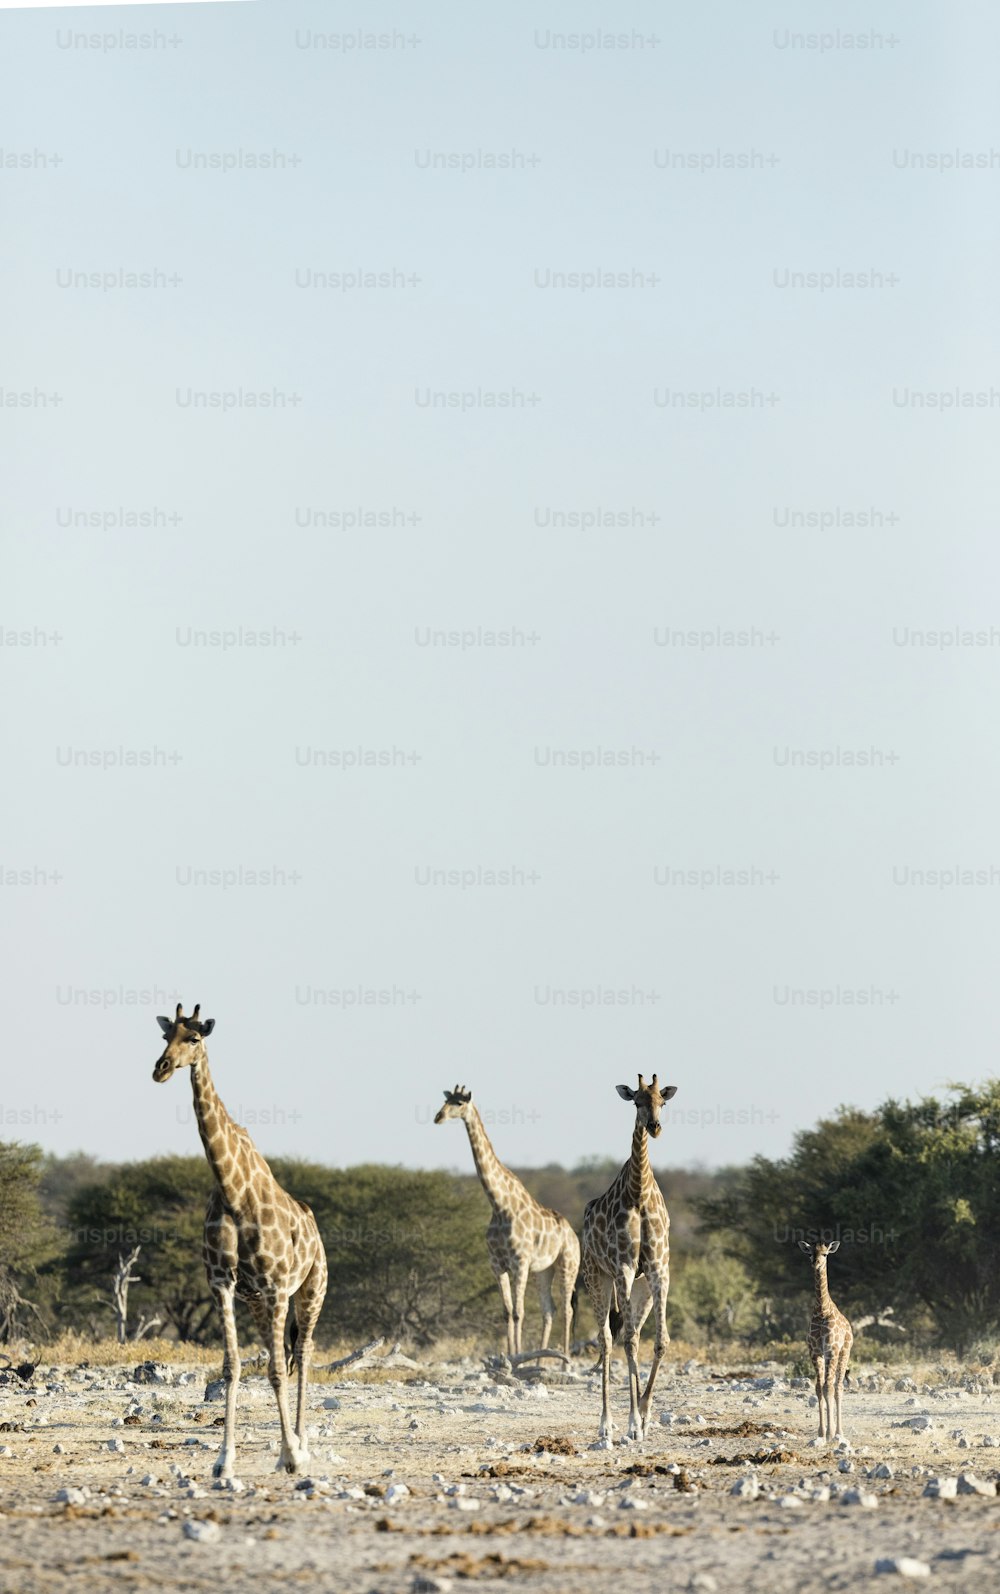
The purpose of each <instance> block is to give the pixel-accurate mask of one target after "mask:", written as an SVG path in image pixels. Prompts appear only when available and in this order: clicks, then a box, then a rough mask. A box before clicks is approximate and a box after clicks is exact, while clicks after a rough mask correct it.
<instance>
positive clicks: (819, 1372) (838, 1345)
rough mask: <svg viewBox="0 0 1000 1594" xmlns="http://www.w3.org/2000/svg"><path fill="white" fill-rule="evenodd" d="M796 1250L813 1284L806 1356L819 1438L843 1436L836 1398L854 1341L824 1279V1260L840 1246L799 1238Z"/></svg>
mask: <svg viewBox="0 0 1000 1594" xmlns="http://www.w3.org/2000/svg"><path fill="white" fill-rule="evenodd" d="M799 1249H800V1251H804V1252H805V1253H806V1256H807V1257H808V1258H809V1260H810V1262H811V1263H812V1269H813V1284H814V1286H815V1290H816V1304H815V1305H814V1307H813V1313H812V1320H811V1322H810V1324H809V1355H810V1357H811V1359H812V1364H813V1366H814V1367H815V1369H816V1402H817V1404H818V1406H819V1437H820V1438H821V1439H830V1438H833V1439H843V1437H844V1435H843V1433H842V1431H841V1426H840V1401H841V1396H842V1395H843V1392H844V1375H845V1373H846V1372H847V1364H848V1362H849V1361H850V1359H851V1346H852V1345H853V1344H854V1330H853V1329H852V1327H851V1325H850V1323H849V1322H848V1321H847V1318H846V1317H845V1316H844V1314H843V1312H841V1311H838V1309H837V1307H836V1306H834V1304H833V1301H832V1300H831V1298H830V1286H829V1285H828V1283H827V1279H826V1259H827V1257H828V1256H832V1255H833V1253H834V1251H837V1250H839V1249H840V1241H839V1240H830V1241H828V1242H825V1243H824V1241H822V1240H818V1241H817V1243H816V1244H815V1245H812V1244H810V1242H809V1241H808V1240H800V1241H799ZM824 1403H825V1406H826V1411H825V1416H826V1424H825V1430H824V1422H823V1418H824V1409H823V1408H824ZM834 1407H835V1408H836V1413H837V1425H836V1429H834V1426H833V1422H832V1412H833V1408H834Z"/></svg>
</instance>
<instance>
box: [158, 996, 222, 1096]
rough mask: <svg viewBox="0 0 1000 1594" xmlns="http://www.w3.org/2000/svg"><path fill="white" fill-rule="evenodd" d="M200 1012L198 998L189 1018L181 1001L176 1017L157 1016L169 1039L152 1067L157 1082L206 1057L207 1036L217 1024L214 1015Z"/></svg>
mask: <svg viewBox="0 0 1000 1594" xmlns="http://www.w3.org/2000/svg"><path fill="white" fill-rule="evenodd" d="M200 1012H201V1003H200V1002H198V1003H197V1004H196V1006H195V1010H194V1012H193V1013H192V1014H191V1016H190V1018H185V1017H184V1014H183V1012H182V1011H181V1004H180V1002H178V1003H177V1012H176V1013H175V1014H174V1016H173V1018H158V1019H157V1020H156V1022H157V1023H158V1024H159V1026H160V1028H161V1029H162V1031H163V1033H164V1035H165V1036H166V1039H167V1044H166V1046H165V1047H164V1049H163V1052H162V1054H161V1055H160V1056H159V1057H158V1058H157V1060H156V1067H155V1068H154V1069H153V1078H154V1079H155V1080H156V1083H157V1084H158V1085H162V1084H163V1083H164V1081H165V1080H167V1079H169V1078H170V1076H171V1074H172V1073H173V1072H174V1071H175V1069H178V1068H191V1067H192V1066H196V1065H197V1064H198V1063H200V1062H201V1061H202V1059H203V1058H204V1057H205V1038H206V1036H208V1035H211V1033H212V1031H213V1029H214V1028H215V1019H214V1018H206V1019H200V1018H199V1017H198V1014H199V1013H200Z"/></svg>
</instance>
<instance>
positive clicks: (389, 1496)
mask: <svg viewBox="0 0 1000 1594" xmlns="http://www.w3.org/2000/svg"><path fill="white" fill-rule="evenodd" d="M409 1492H410V1491H409V1489H408V1488H407V1487H406V1484H405V1483H390V1485H389V1487H388V1489H386V1491H385V1499H386V1500H388V1501H389V1502H390V1504H391V1502H392V1501H393V1500H405V1499H406V1497H407V1495H408V1494H409Z"/></svg>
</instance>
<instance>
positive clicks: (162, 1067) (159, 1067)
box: [153, 1057, 174, 1085]
mask: <svg viewBox="0 0 1000 1594" xmlns="http://www.w3.org/2000/svg"><path fill="white" fill-rule="evenodd" d="M173 1071H174V1065H173V1063H172V1062H170V1061H169V1060H168V1059H167V1058H164V1057H160V1058H158V1059H157V1062H156V1067H155V1068H154V1069H153V1078H154V1080H155V1081H156V1083H157V1084H158V1085H162V1084H163V1083H164V1082H165V1081H166V1080H168V1079H169V1078H170V1076H171V1074H172V1073H173Z"/></svg>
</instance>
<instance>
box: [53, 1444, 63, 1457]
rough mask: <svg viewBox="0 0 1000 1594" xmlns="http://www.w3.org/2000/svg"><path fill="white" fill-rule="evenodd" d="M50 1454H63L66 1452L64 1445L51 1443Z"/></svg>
mask: <svg viewBox="0 0 1000 1594" xmlns="http://www.w3.org/2000/svg"><path fill="white" fill-rule="evenodd" d="M52 1454H53V1455H54V1456H64V1455H65V1454H66V1446H65V1445H53V1446H52Z"/></svg>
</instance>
